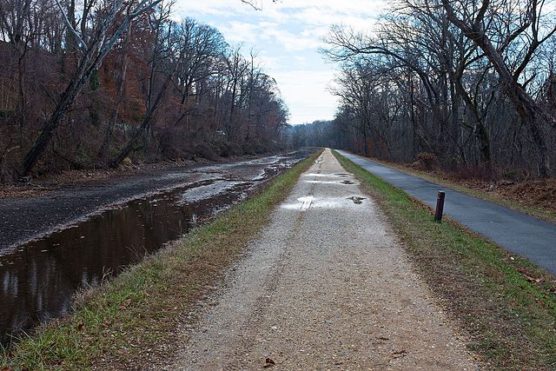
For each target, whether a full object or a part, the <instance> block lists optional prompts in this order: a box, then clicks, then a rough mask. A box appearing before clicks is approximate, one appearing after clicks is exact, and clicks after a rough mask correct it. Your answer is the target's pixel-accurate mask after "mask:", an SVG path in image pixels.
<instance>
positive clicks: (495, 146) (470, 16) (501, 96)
mask: <svg viewBox="0 0 556 371" xmlns="http://www.w3.org/2000/svg"><path fill="white" fill-rule="evenodd" d="M553 5H554V4H552V3H550V2H548V1H536V0H497V1H488V0H484V1H476V0H462V1H444V0H442V1H440V0H438V1H436V0H435V1H430V0H400V1H397V2H396V3H395V5H393V7H392V11H391V12H389V13H388V14H387V15H386V16H385V17H384V18H383V20H382V21H381V23H380V26H379V28H378V30H377V31H376V32H375V33H373V35H372V36H365V35H361V34H357V33H354V32H352V31H350V30H347V29H344V28H334V29H333V30H332V32H331V34H330V37H329V40H328V42H329V45H330V48H329V49H328V51H327V54H328V56H329V58H331V59H332V60H334V61H337V62H339V63H340V65H341V69H342V73H341V77H340V78H339V79H338V83H339V88H338V90H337V92H336V93H337V95H338V96H339V97H340V98H341V102H342V104H341V107H340V110H339V115H338V118H337V120H336V121H337V125H342V126H353V128H350V129H348V130H345V131H344V133H345V135H348V137H349V142H350V144H349V146H350V147H352V148H355V149H357V150H361V151H362V152H365V153H366V154H368V155H374V156H378V157H382V158H387V159H391V160H397V161H410V160H413V159H415V158H416V156H417V154H418V153H420V152H427V153H431V154H433V155H434V156H435V157H437V158H438V159H439V160H440V161H441V163H442V164H443V165H444V166H446V167H449V168H458V167H474V168H477V169H483V170H487V171H490V170H493V169H494V168H500V169H513V170H515V169H516V168H518V169H522V170H523V171H527V172H533V173H536V174H537V175H540V176H541V177H545V176H549V175H550V174H551V169H550V162H551V160H552V161H554V160H555V156H556V151H554V150H553V148H554V145H555V144H556V126H555V124H554V122H555V113H556V110H555V108H556V107H555V106H554V105H553V104H547V103H546V102H547V96H546V95H547V92H548V90H547V88H546V86H548V85H550V81H552V80H553V76H554V72H555V71H554V63H553V61H554V42H555V38H554V34H555V32H556V17H555V16H554V14H553V13H550V12H548V10H547V9H548V8H550V7H551V6H553ZM346 117H350V120H346Z"/></svg>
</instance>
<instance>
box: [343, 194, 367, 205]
mask: <svg viewBox="0 0 556 371" xmlns="http://www.w3.org/2000/svg"><path fill="white" fill-rule="evenodd" d="M347 199H348V200H352V201H353V203H354V204H356V205H360V204H362V203H363V200H364V199H365V197H359V196H351V197H348V198H347Z"/></svg>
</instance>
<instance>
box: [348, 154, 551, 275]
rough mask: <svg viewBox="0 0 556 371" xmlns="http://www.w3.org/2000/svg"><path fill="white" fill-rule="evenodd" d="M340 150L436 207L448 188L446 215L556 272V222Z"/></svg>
mask: <svg viewBox="0 0 556 371" xmlns="http://www.w3.org/2000/svg"><path fill="white" fill-rule="evenodd" d="M338 152H339V153H340V154H342V156H344V157H346V158H348V159H349V160H351V161H352V162H354V163H355V164H357V165H359V166H361V167H362V168H364V169H365V170H367V171H369V172H370V173H372V174H374V175H376V176H378V177H380V178H382V179H383V180H385V181H386V182H388V183H390V184H392V185H393V186H395V187H397V188H399V189H401V190H403V191H405V192H407V193H408V194H409V195H410V196H412V197H414V198H416V199H417V200H419V201H421V202H423V203H425V204H427V205H429V206H431V207H433V208H434V207H435V204H436V196H437V192H438V191H439V190H444V191H445V192H446V203H445V206H444V212H445V214H446V215H448V216H450V217H451V218H452V219H454V220H455V221H457V222H459V223H461V224H463V225H464V226H466V227H468V228H469V229H470V230H471V231H473V232H476V233H479V234H481V235H483V236H484V237H486V238H488V239H490V240H491V241H493V242H495V243H496V244H498V245H499V246H501V247H503V248H505V249H506V250H508V251H510V252H512V253H515V254H518V255H520V256H522V257H525V258H527V259H529V260H530V261H532V262H534V263H535V264H537V265H539V266H540V267H542V268H544V269H546V270H547V271H548V272H550V273H552V274H556V225H554V224H551V223H548V222H544V221H541V220H539V219H536V218H534V217H532V216H529V215H526V214H524V213H520V212H518V211H515V210H511V209H509V208H507V207H503V206H500V205H497V204H495V203H493V202H490V201H485V200H481V199H479V198H476V197H473V196H469V195H466V194H464V193H461V192H458V191H456V190H453V189H450V188H447V187H445V186H441V185H438V184H435V183H432V182H429V181H427V180H424V179H422V178H419V177H417V176H413V175H408V174H405V173H403V172H401V171H399V170H396V169H393V168H390V167H388V166H385V165H382V164H379V163H377V162H375V161H372V160H370V159H368V158H365V157H362V156H357V155H354V154H352V153H349V152H345V151H338Z"/></svg>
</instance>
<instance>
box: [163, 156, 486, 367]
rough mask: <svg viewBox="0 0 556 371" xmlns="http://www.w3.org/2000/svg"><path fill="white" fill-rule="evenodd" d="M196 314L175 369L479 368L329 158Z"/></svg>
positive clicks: (386, 230) (375, 215)
mask: <svg viewBox="0 0 556 371" xmlns="http://www.w3.org/2000/svg"><path fill="white" fill-rule="evenodd" d="M191 315H192V316H193V317H196V318H198V321H190V322H194V323H195V324H193V325H192V324H189V325H187V324H184V325H183V328H182V329H181V336H180V338H179V339H177V341H180V342H182V343H183V347H182V349H181V350H180V351H179V353H178V354H177V355H176V357H175V359H173V360H170V361H169V362H170V363H171V364H169V365H166V368H167V369H178V368H179V369H223V368H226V369H261V368H264V367H268V368H276V369H287V370H289V369H412V370H413V369H426V370H433V369H438V370H448V369H457V370H466V369H467V370H472V369H477V368H478V364H477V362H476V361H475V360H474V357H473V356H472V355H471V354H470V353H468V352H467V351H466V348H465V340H464V338H463V337H462V336H461V335H460V334H458V331H457V330H456V329H455V327H454V325H453V324H452V323H451V322H450V321H449V320H448V319H447V317H446V315H445V314H444V313H443V312H442V310H441V308H440V307H439V306H438V305H437V304H436V303H435V300H434V298H433V296H432V294H431V292H430V291H429V290H428V289H427V287H426V286H425V284H424V283H423V282H422V281H421V280H420V279H419V277H418V276H417V275H416V273H414V270H413V268H412V265H411V263H410V262H409V260H408V257H407V256H406V254H405V252H404V250H403V247H402V246H401V244H400V242H399V240H398V239H397V237H396V236H395V234H394V233H393V232H392V230H391V227H390V226H389V225H388V224H387V222H386V219H385V217H384V215H383V214H382V213H381V212H380V210H379V209H378V207H377V204H376V203H375V201H373V200H371V199H369V198H368V196H367V195H364V194H362V192H361V190H360V189H359V187H358V184H357V180H356V179H355V178H354V177H353V176H352V175H350V174H347V173H345V170H344V169H343V168H341V166H340V164H339V163H338V162H337V161H336V159H335V158H334V157H333V155H332V154H331V152H330V151H329V150H326V151H325V152H324V154H323V155H322V156H321V157H320V158H319V159H318V160H317V162H316V163H315V164H314V165H313V166H312V167H311V169H309V170H308V171H307V172H306V173H305V174H303V176H302V177H301V179H300V181H299V182H298V184H297V185H296V187H295V188H294V190H293V192H292V193H291V195H290V196H289V197H288V199H287V200H286V201H285V202H284V203H283V204H282V205H281V207H279V208H278V209H277V210H275V212H274V213H273V216H272V221H271V223H270V224H269V225H268V226H267V227H266V228H265V229H264V230H263V231H262V233H261V235H260V237H259V238H258V239H257V240H256V241H253V242H252V244H251V246H250V248H249V252H248V253H247V254H246V256H245V257H244V259H242V260H241V261H240V262H239V263H237V265H236V266H235V267H234V268H233V269H231V270H230V271H229V272H228V273H227V276H226V279H225V284H224V285H223V287H222V288H221V289H219V290H217V291H216V293H215V294H214V295H212V296H211V297H210V298H208V299H206V300H205V301H204V302H203V303H202V305H200V307H199V308H198V309H197V313H194V314H191Z"/></svg>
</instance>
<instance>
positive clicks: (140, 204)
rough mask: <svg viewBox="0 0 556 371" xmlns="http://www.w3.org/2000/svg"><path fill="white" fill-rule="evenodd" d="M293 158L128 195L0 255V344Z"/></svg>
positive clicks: (67, 308)
mask: <svg viewBox="0 0 556 371" xmlns="http://www.w3.org/2000/svg"><path fill="white" fill-rule="evenodd" d="M298 160H299V159H294V160H290V161H289V162H281V163H280V166H274V167H272V169H268V168H265V169H263V170H262V171H260V172H259V174H258V175H256V176H254V177H252V178H251V179H249V180H248V181H245V180H230V179H224V178H218V177H216V178H213V179H209V180H203V181H200V182H197V183H193V184H189V185H187V186H185V187H181V188H175V189H173V190H171V191H169V192H166V193H162V194H158V195H153V196H149V197H145V198H141V199H137V200H133V201H130V202H128V203H126V204H123V205H120V206H118V207H115V208H111V209H108V210H105V211H104V212H102V213H99V214H96V215H93V216H91V217H90V218H88V219H86V220H84V221H82V222H80V223H77V224H75V225H73V226H71V227H68V228H66V229H64V230H61V231H58V232H55V233H53V234H50V235H49V236H47V237H46V238H43V239H40V240H36V241H31V242H29V243H26V244H25V245H21V246H19V247H17V248H16V249H15V250H13V251H12V252H11V253H9V254H7V255H4V256H0V334H1V335H0V339H1V342H2V343H3V344H6V343H9V342H10V341H11V339H13V338H14V336H17V335H20V334H21V333H22V331H27V330H29V329H32V328H33V327H34V326H36V325H37V324H39V323H44V322H46V321H48V320H50V319H52V318H57V317H60V316H63V315H65V314H67V313H69V312H71V310H72V299H73V296H74V294H75V293H76V292H77V291H78V290H82V289H84V288H89V287H95V286H98V285H99V284H100V283H102V282H103V280H105V279H107V278H110V277H113V276H115V275H117V274H118V273H120V272H122V270H124V269H125V268H126V267H128V266H130V265H134V264H137V263H138V262H140V261H141V260H142V259H143V258H144V257H145V256H147V255H149V254H152V253H153V252H155V251H157V250H158V249H160V248H161V247H163V246H164V245H165V243H167V242H168V241H173V240H176V239H178V238H180V237H181V236H183V235H184V234H185V233H187V232H188V231H189V230H190V229H191V228H193V227H195V226H196V225H198V224H199V223H202V222H203V221H206V220H207V219H209V218H211V217H213V216H214V215H215V214H217V213H218V212H220V211H222V210H225V209H226V208H229V207H230V206H231V205H233V204H234V203H236V202H238V201H240V200H242V199H244V198H245V197H246V196H247V195H248V194H249V193H250V192H252V191H253V190H255V189H256V188H257V187H259V186H260V185H261V184H263V183H264V181H265V180H267V179H269V178H270V177H272V176H273V175H275V174H276V173H278V172H280V171H281V170H282V169H284V168H287V167H290V166H292V165H293V164H294V163H295V162H296V161H298Z"/></svg>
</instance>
